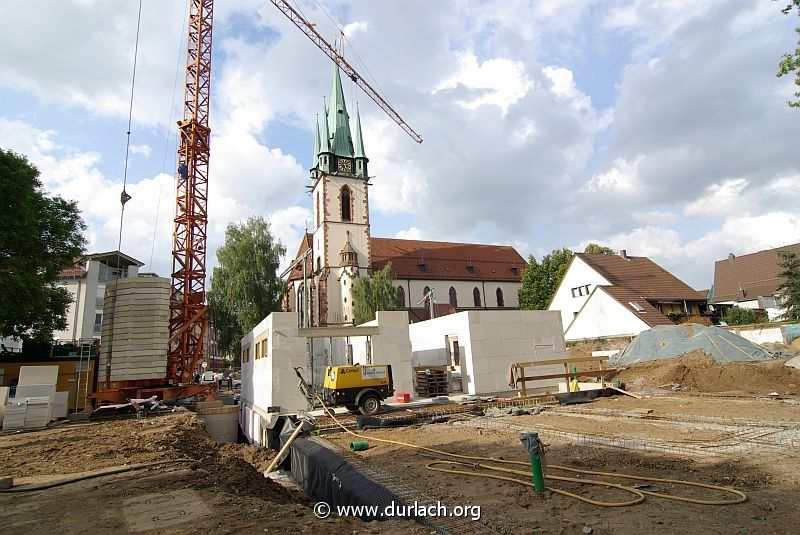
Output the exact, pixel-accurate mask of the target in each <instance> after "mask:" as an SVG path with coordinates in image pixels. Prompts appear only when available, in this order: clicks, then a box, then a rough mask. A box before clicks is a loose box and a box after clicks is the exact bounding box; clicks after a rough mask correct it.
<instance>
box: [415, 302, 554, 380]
mask: <svg viewBox="0 0 800 535" xmlns="http://www.w3.org/2000/svg"><path fill="white" fill-rule="evenodd" d="M409 332H410V337H411V346H412V355H413V359H414V365H415V366H426V365H427V366H450V368H451V374H460V376H461V386H462V390H463V392H464V393H468V394H473V395H475V394H488V393H495V392H507V391H509V390H512V387H510V386H509V385H508V382H507V379H506V376H507V372H508V367H509V365H511V364H513V363H517V362H528V361H534V360H537V359H541V360H545V359H556V358H565V357H566V345H565V343H564V335H563V332H562V330H561V316H560V313H559V312H558V311H546V310H524V311H520V310H481V311H471V310H470V311H465V312H460V313H458V314H451V315H449V316H443V317H440V318H435V319H432V320H428V321H423V322H419V323H414V324H412V325H410V326H409ZM456 342H457V345H458V362H457V363H456V360H454V352H455V347H454V346H455V343H456ZM561 372H563V367H562V366H542V367H540V368H539V369H537V370H536V372H535V373H537V374H547V373H561ZM529 373H531V372H529ZM556 383H557V381H555V380H551V381H542V382H541V383H537V384H536V385H533V384H531V385H530V387H531V388H535V387H553V386H555V384H556Z"/></svg>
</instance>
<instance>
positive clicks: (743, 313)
mask: <svg viewBox="0 0 800 535" xmlns="http://www.w3.org/2000/svg"><path fill="white" fill-rule="evenodd" d="M723 319H724V320H725V323H727V324H728V325H750V324H751V323H756V322H757V321H758V316H757V315H756V311H755V310H753V309H752V308H742V307H737V306H732V307H731V308H729V309H728V310H726V311H725V315H724V316H723Z"/></svg>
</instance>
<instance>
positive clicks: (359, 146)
mask: <svg viewBox="0 0 800 535" xmlns="http://www.w3.org/2000/svg"><path fill="white" fill-rule="evenodd" d="M353 144H354V145H355V157H356V158H366V157H367V155H366V154H365V153H364V138H363V137H362V136H361V113H360V111H359V109H358V103H356V137H355V139H354V140H353Z"/></svg>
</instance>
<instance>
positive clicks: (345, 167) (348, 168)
mask: <svg viewBox="0 0 800 535" xmlns="http://www.w3.org/2000/svg"><path fill="white" fill-rule="evenodd" d="M339 171H341V172H342V173H352V172H353V162H351V161H350V160H346V159H344V158H342V159H341V160H339Z"/></svg>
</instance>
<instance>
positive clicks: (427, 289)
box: [422, 286, 431, 297]
mask: <svg viewBox="0 0 800 535" xmlns="http://www.w3.org/2000/svg"><path fill="white" fill-rule="evenodd" d="M430 292H431V289H430V286H426V287H425V289H424V290H422V297H425V296H426V295H428V294H429V293H430Z"/></svg>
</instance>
